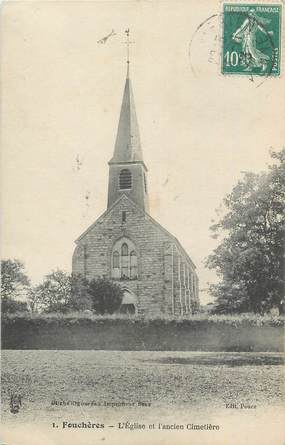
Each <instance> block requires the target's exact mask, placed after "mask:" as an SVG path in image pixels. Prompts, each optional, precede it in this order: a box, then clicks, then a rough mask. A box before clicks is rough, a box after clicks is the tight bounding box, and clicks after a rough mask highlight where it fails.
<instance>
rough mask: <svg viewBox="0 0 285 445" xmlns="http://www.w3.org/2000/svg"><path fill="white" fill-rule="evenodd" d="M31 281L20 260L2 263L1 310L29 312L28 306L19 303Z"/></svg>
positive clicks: (3, 261) (21, 302)
mask: <svg viewBox="0 0 285 445" xmlns="http://www.w3.org/2000/svg"><path fill="white" fill-rule="evenodd" d="M29 285H30V280H29V278H28V276H27V275H26V273H25V271H24V264H23V263H22V262H21V261H19V260H16V259H14V260H2V261H1V310H2V312H3V313H7V312H23V311H27V309H28V308H27V304H26V303H25V302H23V301H19V298H22V297H23V296H24V295H25V294H26V293H27V291H28V287H29Z"/></svg>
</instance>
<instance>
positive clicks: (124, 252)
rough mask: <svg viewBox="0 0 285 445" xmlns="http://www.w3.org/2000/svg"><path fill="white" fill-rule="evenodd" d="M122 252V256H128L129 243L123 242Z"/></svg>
mask: <svg viewBox="0 0 285 445" xmlns="http://www.w3.org/2000/svg"><path fill="white" fill-rule="evenodd" d="M121 252H122V256H127V255H128V253H129V248H128V245H127V243H124V244H122V248H121Z"/></svg>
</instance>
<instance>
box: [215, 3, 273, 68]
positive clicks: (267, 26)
mask: <svg viewBox="0 0 285 445" xmlns="http://www.w3.org/2000/svg"><path fill="white" fill-rule="evenodd" d="M281 15H282V5H281V4H280V3H279V4H272V3H268V4H266V3H260V4H257V3H224V5H223V28H222V32H223V35H222V39H223V50H222V61H221V62H222V73H223V74H243V75H258V76H278V75H280V59H281V26H282V16H281Z"/></svg>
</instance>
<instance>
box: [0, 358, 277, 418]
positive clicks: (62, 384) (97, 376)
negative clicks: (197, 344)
mask: <svg viewBox="0 0 285 445" xmlns="http://www.w3.org/2000/svg"><path fill="white" fill-rule="evenodd" d="M2 363H3V364H2V391H3V393H2V414H3V420H4V421H5V420H9V419H11V418H13V416H14V418H15V415H13V414H11V413H10V412H9V397H10V394H11V393H13V392H17V393H20V394H21V395H22V398H23V404H22V409H21V410H20V412H19V413H18V414H17V420H18V421H31V420H33V419H38V420H39V421H41V420H43V421H45V420H47V419H49V418H53V419H60V418H62V417H64V416H65V417H66V416H71V417H74V416H76V415H78V414H81V415H85V414H88V415H89V414H90V413H92V412H93V413H94V412H95V413H100V417H102V418H103V417H104V418H105V417H106V416H107V417H116V416H117V414H118V413H120V414H122V413H123V414H124V415H126V416H130V417H135V416H140V417H141V416H143V417H144V418H149V417H153V415H154V413H155V412H157V413H160V415H163V416H164V417H168V416H171V415H172V414H173V411H176V412H178V411H179V412H181V415H183V413H186V412H188V414H189V413H193V414H194V413H195V415H198V414H199V413H205V411H206V412H207V413H208V414H209V415H211V413H216V412H217V411H225V410H226V404H229V403H236V402H238V403H244V404H248V405H256V407H257V408H256V409H254V410H251V411H250V410H248V412H249V411H250V412H252V411H254V412H256V410H263V409H265V408H267V407H278V406H281V405H282V403H283V402H284V387H283V371H282V369H283V358H282V354H279V353H205V352H204V353H199V352H172V351H171V352H147V351H144V352H121V351H3V352H2ZM54 402H57V404H56V403H54ZM92 403H93V404H92ZM122 403H124V404H125V406H116V404H119V405H120V404H122ZM112 404H113V406H112ZM149 404H150V405H151V406H149ZM227 412H230V410H229V409H227Z"/></svg>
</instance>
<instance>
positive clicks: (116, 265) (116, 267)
mask: <svg viewBox="0 0 285 445" xmlns="http://www.w3.org/2000/svg"><path fill="white" fill-rule="evenodd" d="M112 266H113V267H112V271H113V272H112V275H113V278H120V254H119V252H118V251H117V250H115V251H114V252H113V264H112Z"/></svg>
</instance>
